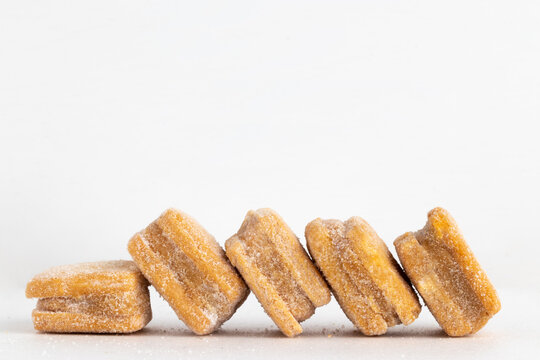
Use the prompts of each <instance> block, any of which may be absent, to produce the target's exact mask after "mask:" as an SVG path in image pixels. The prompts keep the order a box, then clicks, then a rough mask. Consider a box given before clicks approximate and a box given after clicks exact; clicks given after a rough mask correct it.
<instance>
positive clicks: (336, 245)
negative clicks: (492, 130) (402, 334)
mask: <svg viewBox="0 0 540 360" xmlns="http://www.w3.org/2000/svg"><path fill="white" fill-rule="evenodd" d="M305 236H306V242H307V248H308V250H309V254H310V255H311V258H310V256H309V255H308V253H307V252H306V251H305V250H304V248H303V246H302V245H301V244H300V242H299V240H298V238H297V237H296V235H295V234H294V233H293V231H292V230H291V229H290V228H289V226H288V225H287V224H286V223H285V222H284V220H283V219H282V218H281V217H280V216H279V215H278V214H277V213H276V212H275V211H273V210H271V209H259V210H257V211H249V212H248V214H247V215H246V217H245V219H244V222H243V223H242V225H241V227H240V229H239V230H238V232H237V233H236V234H235V235H233V236H232V237H231V238H229V239H228V240H227V241H226V243H225V249H226V251H224V250H223V249H222V248H221V246H220V245H219V244H218V243H217V241H216V240H215V239H214V237H213V236H212V235H210V234H209V233H208V232H207V231H206V230H205V229H204V228H203V227H202V226H201V225H200V224H199V223H197V221H195V220H194V219H193V218H191V217H190V216H189V215H187V214H185V213H183V212H181V211H178V210H174V209H169V210H167V211H165V212H164V213H163V214H162V215H161V216H160V217H159V218H158V219H157V220H155V221H154V222H152V223H151V224H150V225H148V226H147V227H146V228H145V229H144V230H142V231H140V232H138V233H136V234H135V235H134V236H133V237H132V238H131V240H130V241H129V243H128V251H129V253H130V254H131V256H132V257H133V260H134V262H129V261H113V262H99V263H87V264H79V265H72V266H65V267H57V268H53V269H50V270H48V271H46V272H44V273H42V274H39V275H37V276H36V277H35V278H34V279H33V280H32V281H31V282H30V283H29V284H28V286H27V296H28V297H37V298H39V301H38V305H37V307H36V309H35V310H34V312H33V320H34V326H35V328H36V330H39V331H46V332H116V333H127V332H133V331H137V330H139V329H141V328H143V327H144V326H145V325H146V324H147V323H148V321H150V319H151V310H150V303H149V296H148V289H147V286H148V283H150V284H151V285H153V286H154V287H155V289H156V290H157V291H158V292H159V293H160V294H161V295H162V296H163V298H164V299H165V300H166V301H167V302H168V303H169V304H170V306H171V307H172V308H173V310H174V311H175V312H176V314H177V316H178V318H179V319H180V320H181V321H183V322H184V323H185V324H186V325H187V326H188V327H189V328H190V329H191V330H192V331H193V332H194V333H196V334H199V335H203V334H209V333H211V332H213V331H215V330H216V329H218V328H219V327H220V326H221V324H223V322H225V321H226V320H228V319H229V318H230V317H231V316H232V315H233V314H234V312H235V311H236V309H237V308H238V307H239V306H240V305H241V304H242V303H243V302H244V300H245V299H246V297H247V296H248V294H249V291H250V290H251V291H252V292H253V293H254V294H255V296H256V297H257V299H258V300H259V302H260V303H261V305H262V307H263V309H264V311H265V312H266V313H267V314H268V315H269V316H270V318H272V320H273V321H274V322H275V323H276V325H277V326H278V328H279V329H280V330H281V331H282V332H283V334H284V335H286V336H295V335H298V334H300V333H301V332H302V326H301V325H300V322H302V321H303V320H306V319H308V318H309V317H310V316H312V315H313V313H314V312H315V309H316V308H317V307H320V306H323V305H325V304H327V303H328V302H329V301H330V294H331V293H333V294H334V296H335V297H336V300H337V301H338V303H339V305H340V306H341V308H342V309H343V311H344V312H345V314H346V315H347V317H348V318H349V319H350V320H351V322H352V323H353V324H354V325H355V326H356V327H357V328H358V330H359V331H360V332H362V333H363V334H365V335H381V334H384V333H385V332H386V331H387V329H388V328H389V327H391V326H395V325H398V324H404V325H409V324H411V323H412V322H413V321H414V320H415V319H416V318H417V317H418V314H419V313H420V309H421V306H420V303H419V301H418V297H417V295H416V293H415V291H414V290H413V288H412V285H414V287H415V288H416V290H417V291H418V293H419V294H420V296H421V297H422V298H423V299H424V302H425V303H426V305H427V306H428V308H429V310H430V311H431V313H432V314H433V315H434V317H435V319H436V320H437V321H438V322H439V324H440V325H441V327H442V328H443V329H444V331H445V332H446V333H447V334H448V335H450V336H463V335H467V334H472V333H475V332H476V331H478V330H479V329H481V328H482V327H483V326H484V325H485V324H486V322H487V321H488V320H489V319H490V318H491V317H492V316H493V315H494V314H495V313H497V312H498V311H499V309H500V302H499V299H498V297H497V294H496V292H495V289H494V288H493V286H492V285H491V283H490V282H489V280H488V279H487V276H486V274H485V273H484V271H483V270H482V269H481V267H480V265H479V264H478V262H477V261H476V259H475V257H474V255H473V254H472V252H471V250H470V248H469V247H468V245H467V244H466V242H465V240H464V238H463V236H462V234H461V232H460V231H459V229H458V227H457V224H456V222H455V220H454V219H453V218H452V217H451V216H450V214H449V213H448V212H447V211H446V210H444V209H441V208H436V209H433V210H432V211H430V212H429V214H428V222H427V224H426V226H425V227H424V228H423V229H422V230H420V231H417V232H415V233H411V232H409V233H405V234H404V235H402V236H400V237H398V238H397V239H396V241H395V242H394V244H395V246H396V250H397V254H398V257H399V259H400V261H401V264H402V266H403V269H402V268H401V267H400V265H399V264H398V262H397V261H396V260H395V259H394V257H393V256H392V254H391V253H390V251H389V250H388V248H387V246H386V245H385V243H384V242H383V241H382V240H381V238H380V237H379V236H378V235H377V233H376V232H375V230H373V228H371V226H370V225H369V224H368V223H367V222H366V221H365V220H363V219H362V218H359V217H352V218H350V219H348V220H347V221H344V222H343V221H339V220H322V219H315V220H313V221H312V222H310V223H309V224H308V225H307V226H306V229H305ZM312 259H313V261H312ZM411 283H412V285H411Z"/></svg>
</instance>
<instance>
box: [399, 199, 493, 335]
mask: <svg viewBox="0 0 540 360" xmlns="http://www.w3.org/2000/svg"><path fill="white" fill-rule="evenodd" d="M394 245H395V247H396V250H397V254H398V256H399V259H400V261H401V264H402V265H403V268H404V270H405V272H406V273H407V275H408V276H409V278H410V279H411V281H412V283H413V284H414V286H415V287H416V289H417V290H418V292H419V293H420V295H421V296H422V298H423V299H424V301H425V303H426V305H427V306H428V308H429V310H430V311H431V313H432V314H433V316H434V317H435V319H436V320H437V322H438V323H439V324H440V325H441V327H442V328H443V329H444V331H445V332H446V333H447V334H448V335H450V336H464V335H468V334H473V333H475V332H477V331H478V330H480V329H481V328H482V327H483V326H484V325H485V324H486V323H487V321H488V320H489V319H490V318H491V317H492V316H493V315H495V314H496V313H497V312H498V311H499V310H500V308H501V303H500V301H499V298H498V296H497V293H496V291H495V288H494V287H493V285H492V284H491V282H490V281H489V279H488V278H487V275H486V273H485V272H484V270H482V268H481V267H480V264H478V261H477V260H476V258H475V257H474V254H473V253H472V251H471V249H470V248H469V246H468V245H467V243H466V242H465V239H464V238H463V235H462V234H461V231H460V230H459V228H458V226H457V224H456V221H455V220H454V219H453V218H452V216H451V215H450V214H449V213H448V211H446V210H444V209H442V208H435V209H433V210H431V211H430V212H429V213H428V221H427V223H426V226H425V227H424V228H423V229H422V230H419V231H417V232H415V233H411V232H408V233H405V234H403V235H401V236H400V237H398V238H397V239H396V240H395V241H394Z"/></svg>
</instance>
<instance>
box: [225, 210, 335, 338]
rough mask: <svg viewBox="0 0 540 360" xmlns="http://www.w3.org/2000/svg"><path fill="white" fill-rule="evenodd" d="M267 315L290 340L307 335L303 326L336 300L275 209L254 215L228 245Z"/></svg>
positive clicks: (227, 247) (228, 251)
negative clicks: (318, 308) (320, 309)
mask: <svg viewBox="0 0 540 360" xmlns="http://www.w3.org/2000/svg"><path fill="white" fill-rule="evenodd" d="M225 249H226V252H227V256H228V257H229V259H230V260H231V263H232V264H233V265H234V266H235V267H236V268H237V269H238V271H239V272H240V274H241V275H242V277H243V278H244V280H245V281H246V283H247V284H248V286H249V288H250V289H251V291H253V293H254V294H255V296H256V297H257V299H258V300H259V302H260V303H261V305H262V306H263V308H264V310H265V311H266V313H267V314H268V315H269V316H270V317H271V318H272V320H273V321H274V322H275V323H276V325H277V326H278V327H279V329H280V330H281V331H282V332H283V334H285V335H286V336H295V335H298V334H300V333H301V332H302V327H301V326H300V324H299V323H300V322H301V321H303V320H306V319H307V318H309V317H310V316H311V315H313V313H314V311H315V308H316V307H319V306H322V305H325V304H327V303H328V302H329V301H330V291H329V289H328V287H327V285H326V283H325V281H324V279H323V278H322V276H321V274H320V273H319V272H318V271H317V269H316V267H315V266H314V265H313V263H312V262H311V260H310V258H309V256H308V255H307V253H306V251H305V250H304V248H303V247H302V245H301V244H300V242H299V241H298V238H297V237H296V236H295V235H294V233H293V232H292V230H291V229H290V228H289V227H288V226H287V224H285V222H284V221H283V219H282V218H281V217H280V216H279V215H278V214H277V213H276V212H274V211H273V210H271V209H259V210H257V211H249V212H248V214H247V215H246V218H245V220H244V222H243V223H242V226H241V227H240V230H238V232H237V233H236V234H235V235H234V236H232V237H231V238H230V239H228V240H227V242H226V243H225Z"/></svg>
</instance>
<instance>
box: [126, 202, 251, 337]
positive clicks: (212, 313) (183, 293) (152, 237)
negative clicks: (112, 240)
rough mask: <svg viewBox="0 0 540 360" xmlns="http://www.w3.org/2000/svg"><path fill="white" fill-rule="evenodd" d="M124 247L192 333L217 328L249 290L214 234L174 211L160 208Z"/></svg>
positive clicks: (201, 333) (206, 332)
mask: <svg viewBox="0 0 540 360" xmlns="http://www.w3.org/2000/svg"><path fill="white" fill-rule="evenodd" d="M128 251H129V253H130V254H131V256H132V257H133V260H134V261H135V263H136V264H137V266H138V267H139V269H140V270H141V271H142V273H143V274H144V276H145V277H146V278H147V279H148V281H150V283H151V284H152V285H153V286H154V287H155V288H156V290H157V291H158V292H159V294H160V295H161V296H163V298H164V299H165V300H166V301H167V302H168V303H169V305H170V306H171V307H172V308H173V310H174V311H175V312H176V314H177V316H178V318H179V319H180V320H182V321H183V322H184V323H185V324H186V325H187V326H188V327H189V328H190V329H191V330H192V331H193V332H194V333H196V334H198V335H204V334H209V333H211V332H213V331H215V330H216V329H218V328H219V327H220V326H221V324H222V323H223V322H225V321H226V320H228V319H229V318H230V317H231V316H232V315H233V314H234V312H235V311H236V309H237V308H238V307H239V306H240V305H241V304H242V303H243V302H244V300H245V299H246V297H247V295H248V294H249V290H248V288H247V287H246V284H245V283H244V281H243V280H242V278H240V276H239V275H238V273H237V272H236V270H235V269H234V268H233V267H232V265H231V264H230V263H229V261H228V260H227V258H226V256H225V252H224V251H223V249H222V248H221V246H219V244H218V243H217V241H216V240H215V239H214V237H213V236H212V235H210V234H209V233H208V232H207V231H206V230H205V229H204V228H203V227H202V226H201V225H200V224H199V223H198V222H197V221H195V219H193V218H192V217H190V216H189V215H187V214H185V213H183V212H181V211H179V210H175V209H169V210H167V211H165V212H164V213H163V214H161V216H160V217H159V218H158V219H157V220H155V221H154V222H152V223H151V224H150V225H148V227H146V229H144V230H142V231H139V232H138V233H136V234H135V235H134V236H133V237H132V238H131V240H130V241H129V243H128Z"/></svg>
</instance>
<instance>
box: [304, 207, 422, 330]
mask: <svg viewBox="0 0 540 360" xmlns="http://www.w3.org/2000/svg"><path fill="white" fill-rule="evenodd" d="M306 240H307V245H308V250H309V253H310V254H311V256H312V257H313V259H314V260H315V263H316V264H317V266H318V267H319V269H320V270H321V272H322V273H323V275H324V276H325V278H326V280H327V281H328V283H329V285H330V287H331V289H332V292H333V293H334V296H335V297H336V299H337V301H338V303H339V305H340V306H341V308H342V309H343V311H344V312H345V314H346V315H347V317H348V318H349V319H350V320H351V321H352V323H353V324H354V325H355V326H356V327H357V328H358V329H359V330H360V331H361V332H362V333H363V334H364V335H381V334H384V333H385V332H386V330H387V328H388V327H390V326H394V325H397V324H400V323H403V324H405V325H408V324H410V323H412V322H413V321H414V320H415V319H416V318H417V317H418V314H419V313H420V310H421V307H420V303H419V302H418V298H417V296H416V294H415V292H414V290H413V289H412V288H411V286H410V285H409V283H408V282H407V280H406V279H405V278H404V277H403V274H402V272H401V268H400V267H399V265H398V264H397V262H396V261H395V259H394V257H393V256H392V254H391V253H390V251H388V248H387V247H386V245H385V244H384V242H383V241H382V240H381V239H380V238H379V236H378V235H377V233H376V232H375V231H374V230H373V228H371V226H370V225H369V224H368V223H367V222H366V221H365V220H363V219H362V218H359V217H351V218H350V219H349V220H347V221H345V222H343V221H339V220H322V219H315V220H313V221H312V222H310V223H309V224H308V225H307V226H306Z"/></svg>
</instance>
